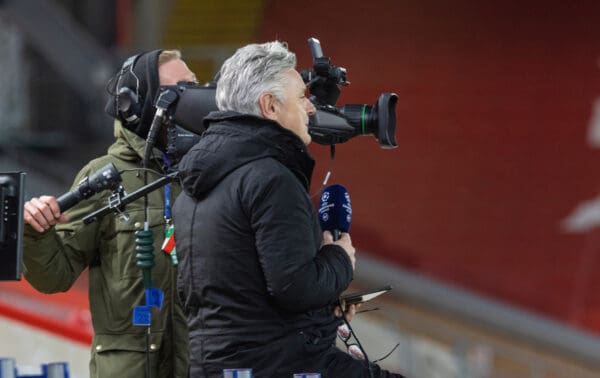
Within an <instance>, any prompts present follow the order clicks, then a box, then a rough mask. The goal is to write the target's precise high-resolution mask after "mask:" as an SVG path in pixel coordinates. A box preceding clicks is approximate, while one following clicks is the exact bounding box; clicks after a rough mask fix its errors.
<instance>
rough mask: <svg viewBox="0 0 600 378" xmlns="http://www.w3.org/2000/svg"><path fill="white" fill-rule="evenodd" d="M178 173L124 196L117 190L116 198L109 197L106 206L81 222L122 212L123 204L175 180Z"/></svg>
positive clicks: (86, 222)
mask: <svg viewBox="0 0 600 378" xmlns="http://www.w3.org/2000/svg"><path fill="white" fill-rule="evenodd" d="M178 175H179V172H172V173H169V174H167V175H166V176H163V177H161V178H159V179H158V180H156V181H153V182H151V183H150V184H148V185H145V186H142V187H141V188H139V189H138V190H136V191H135V192H132V193H130V194H128V195H125V196H124V197H121V193H119V192H117V196H118V197H117V198H116V199H109V203H108V205H107V206H105V207H103V208H101V209H98V210H96V211H94V212H93V213H90V214H88V215H86V216H85V217H84V218H83V224H90V223H92V222H95V221H97V220H99V219H100V218H102V217H103V216H105V215H107V214H110V213H112V212H114V213H119V212H122V211H123V210H124V209H125V206H126V205H127V204H129V203H130V202H133V201H135V200H136V199H138V198H141V197H143V196H145V195H146V194H148V193H150V192H152V191H154V190H156V189H159V188H161V187H163V186H164V185H166V184H168V183H169V182H171V181H173V180H175V179H176V178H177V176H178Z"/></svg>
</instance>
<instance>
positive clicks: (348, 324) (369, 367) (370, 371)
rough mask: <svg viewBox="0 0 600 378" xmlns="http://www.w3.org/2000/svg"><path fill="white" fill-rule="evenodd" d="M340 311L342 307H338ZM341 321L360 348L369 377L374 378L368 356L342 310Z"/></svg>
mask: <svg viewBox="0 0 600 378" xmlns="http://www.w3.org/2000/svg"><path fill="white" fill-rule="evenodd" d="M341 309H342V307H341V306H340V310H341ZM342 319H344V324H346V326H347V327H348V330H349V331H350V333H351V334H352V335H353V336H354V339H356V344H358V347H359V348H360V351H361V352H362V353H363V355H364V356H365V363H366V364H367V369H368V370H369V377H371V378H374V376H373V369H372V367H371V363H370V362H369V356H367V352H366V351H365V348H363V346H362V344H361V343H360V340H359V339H358V336H356V333H355V332H354V330H353V329H352V326H351V325H350V322H349V321H348V319H347V318H346V312H345V311H343V310H342Z"/></svg>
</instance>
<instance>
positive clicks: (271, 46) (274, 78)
mask: <svg viewBox="0 0 600 378" xmlns="http://www.w3.org/2000/svg"><path fill="white" fill-rule="evenodd" d="M294 68H296V55H295V54H294V53H293V52H291V51H289V50H288V49H287V45H286V44H284V43H282V42H279V41H274V42H267V43H263V44H250V45H247V46H244V47H242V48H240V49H238V50H237V51H236V52H235V54H233V55H232V56H231V57H230V58H229V59H227V60H226V61H225V63H223V66H222V67H221V71H220V77H219V80H218V82H217V93H216V99H217V107H218V108H219V110H233V111H236V112H239V113H245V114H253V115H257V116H261V111H260V107H259V103H258V100H259V97H260V96H261V95H262V94H263V93H271V94H273V95H274V96H275V97H276V98H277V99H279V100H282V101H283V100H285V99H284V85H285V82H286V80H287V78H286V76H285V73H286V72H287V71H289V70H290V69H294Z"/></svg>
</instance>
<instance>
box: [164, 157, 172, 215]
mask: <svg viewBox="0 0 600 378" xmlns="http://www.w3.org/2000/svg"><path fill="white" fill-rule="evenodd" d="M163 163H164V166H165V170H166V171H167V172H168V171H169V168H171V161H170V160H169V157H168V156H167V154H164V153H163ZM164 217H165V223H166V224H167V225H170V224H171V222H172V215H171V183H168V184H166V185H165V207H164Z"/></svg>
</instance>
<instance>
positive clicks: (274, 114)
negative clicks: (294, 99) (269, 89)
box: [258, 93, 279, 121]
mask: <svg viewBox="0 0 600 378" xmlns="http://www.w3.org/2000/svg"><path fill="white" fill-rule="evenodd" d="M258 106H259V107H260V112H261V113H262V116H263V117H264V118H266V119H270V120H273V121H277V120H278V118H279V117H278V115H279V102H278V101H277V99H276V98H275V96H273V95H272V94H271V93H263V94H261V95H260V97H259V98H258Z"/></svg>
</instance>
